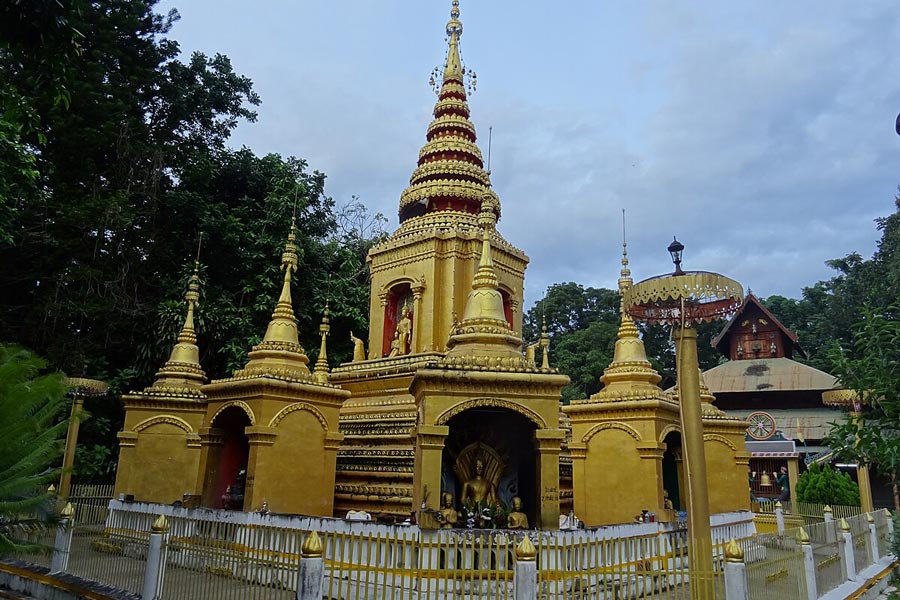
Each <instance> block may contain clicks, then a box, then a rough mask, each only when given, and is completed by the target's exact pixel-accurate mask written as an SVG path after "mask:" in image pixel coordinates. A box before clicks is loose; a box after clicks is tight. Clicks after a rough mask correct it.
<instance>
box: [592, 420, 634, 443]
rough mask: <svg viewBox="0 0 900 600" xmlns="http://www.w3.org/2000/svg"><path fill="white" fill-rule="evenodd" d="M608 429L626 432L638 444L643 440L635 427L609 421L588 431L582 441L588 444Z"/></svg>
mask: <svg viewBox="0 0 900 600" xmlns="http://www.w3.org/2000/svg"><path fill="white" fill-rule="evenodd" d="M607 429H618V430H619V431H624V432H625V433H627V434H628V435H630V436H631V437H633V438H634V441H636V442H640V441H641V440H642V439H643V438H642V437H641V434H640V433H639V432H638V430H637V429H635V428H634V427H631V426H630V425H626V424H625V423H619V422H616V421H607V422H606V423H598V424H597V425H594V426H593V427H591V428H590V429H588V431H587V433H585V434H584V435H583V436H582V438H581V441H582V442H583V443H585V444H586V443H588V442H589V441H591V438H593V437H594V436H595V435H597V434H598V433H600V432H601V431H606V430H607Z"/></svg>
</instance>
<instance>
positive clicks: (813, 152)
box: [159, 0, 900, 306]
mask: <svg viewBox="0 0 900 600" xmlns="http://www.w3.org/2000/svg"><path fill="white" fill-rule="evenodd" d="M170 7H176V8H177V9H178V11H179V12H180V13H181V16H182V18H181V21H180V22H179V23H178V24H177V25H176V26H175V28H174V29H173V31H172V33H171V37H172V38H174V39H176V40H178V41H179V42H180V43H181V47H182V50H183V51H184V52H193V51H195V50H199V51H202V52H205V53H208V54H211V53H215V52H221V53H223V54H226V55H228V56H229V57H230V58H231V60H232V63H233V65H234V68H235V70H236V71H237V72H239V73H242V74H244V75H247V76H248V77H250V78H251V79H252V80H253V82H254V84H255V89H256V91H257V92H258V93H259V94H260V95H261V97H262V101H263V103H262V106H261V107H259V120H258V122H257V123H254V124H244V125H241V126H240V127H239V128H238V129H237V130H236V132H235V134H234V136H233V137H232V144H233V145H234V146H235V147H240V146H242V145H246V146H249V147H250V148H252V149H253V150H254V151H255V152H256V153H257V154H264V153H268V152H278V153H281V154H283V155H295V156H298V157H301V158H304V159H306V160H307V161H308V162H309V165H310V167H311V168H312V169H317V170H320V171H322V172H324V173H326V174H327V176H328V179H327V188H326V191H327V193H328V194H329V195H331V196H332V197H334V198H335V200H336V201H337V202H338V203H339V204H341V203H344V202H347V201H349V199H350V196H351V195H358V196H359V197H360V199H361V200H362V201H363V202H364V203H365V204H366V205H367V206H368V207H369V208H370V209H371V210H373V211H379V212H382V213H384V214H385V215H386V216H387V217H388V218H389V220H390V225H389V229H390V230H393V229H394V228H395V227H396V225H397V207H398V201H399V196H400V192H401V191H402V190H403V189H404V187H405V186H406V185H407V183H408V180H409V176H410V174H411V173H412V170H413V168H414V167H415V161H416V158H417V156H418V150H419V148H420V147H421V146H422V144H423V143H424V142H425V129H426V127H427V125H428V123H429V121H430V119H431V111H432V108H433V105H434V101H435V96H434V95H433V92H432V91H431V89H430V88H429V86H428V77H429V74H430V72H431V70H432V69H433V68H434V67H435V66H438V65H442V64H443V61H444V56H445V52H446V42H445V35H444V26H445V24H446V21H447V19H448V13H449V8H450V1H449V0H379V1H377V2H373V1H371V0H332V1H322V0H319V1H311V0H302V1H298V0H293V1H291V0H278V1H276V0H268V1H265V0H261V1H258V2H254V3H247V2H237V1H234V0H180V1H178V0H165V1H164V2H163V3H162V4H160V6H159V9H160V10H168V9H169V8H170ZM460 8H461V12H462V14H461V20H462V22H463V25H464V28H465V29H464V34H463V37H462V42H461V49H462V55H463V61H464V62H465V63H466V66H467V67H469V68H472V69H474V70H475V71H476V72H477V73H478V90H477V92H476V93H475V94H474V95H473V96H471V97H470V106H471V108H472V121H473V122H474V123H475V126H476V128H477V130H478V135H479V141H478V143H479V145H480V146H481V148H482V151H484V152H485V153H486V152H487V133H488V127H489V126H492V127H493V133H494V135H493V152H492V155H493V156H492V164H491V167H492V178H491V179H492V182H493V185H494V188H495V190H496V191H497V193H498V194H499V196H500V199H501V202H502V204H503V217H502V219H501V221H500V224H499V228H500V231H501V233H502V234H503V235H504V236H505V237H506V238H507V239H508V240H509V241H510V242H512V243H513V244H515V245H517V246H519V247H520V248H522V249H524V250H525V251H526V253H527V254H528V255H529V256H530V257H531V264H530V266H529V268H528V271H527V275H526V283H525V290H526V306H530V305H531V304H532V303H533V302H534V301H535V300H537V299H539V298H540V297H541V296H542V295H543V292H544V290H545V289H546V288H547V286H549V285H550V284H552V283H554V282H562V281H577V282H579V283H582V284H584V285H592V286H606V287H614V286H615V280H616V278H617V276H618V270H619V262H618V261H619V258H620V252H621V209H622V208H625V209H627V215H628V246H629V255H630V258H631V260H632V263H631V266H632V270H633V273H634V276H635V278H636V279H642V278H644V277H648V276H652V275H656V274H659V273H661V272H665V271H668V270H669V267H670V266H671V263H670V262H669V259H668V254H667V253H666V250H665V249H666V246H667V245H668V243H669V242H670V241H671V239H672V236H673V235H677V236H678V239H679V240H680V241H681V242H683V243H684V244H685V246H686V249H685V252H684V262H685V264H684V266H685V268H686V269H701V270H712V271H718V272H721V273H723V274H726V275H728V276H730V277H733V278H735V279H737V280H739V281H740V282H741V283H743V284H744V286H745V288H747V287H750V288H752V289H753V291H754V292H755V293H757V294H758V295H761V296H769V295H772V294H782V295H786V296H791V297H799V296H800V293H801V290H802V288H803V287H805V286H808V285H812V284H813V283H815V282H816V281H818V280H820V279H825V278H828V277H830V276H831V271H830V270H829V269H828V267H826V266H825V265H824V261H826V260H828V259H830V258H836V257H841V256H844V255H846V254H848V253H850V252H853V251H857V252H860V253H861V254H863V255H864V256H866V257H868V256H870V255H871V254H872V252H873V251H874V249H875V242H876V241H877V239H878V238H879V234H878V232H877V231H876V230H875V225H874V223H873V220H874V219H875V218H876V217H879V216H885V215H888V214H890V213H891V212H892V211H893V210H894V202H893V201H894V196H895V193H896V188H897V184H898V182H900V169H898V165H900V137H897V135H896V134H895V133H894V131H893V130H894V119H895V117H896V115H897V113H898V111H900V19H898V6H897V0H866V1H865V2H848V1H846V0H793V1H791V2H775V1H768V2H746V3H738V2H721V1H709V2H699V1H687V0H686V1H681V2H672V1H670V0H665V1H663V0H659V1H649V0H648V1H631V2H623V1H617V2H612V1H609V0H607V1H602V0H560V1H558V2H555V3H550V2H535V1H533V0H518V1H515V2H513V1H512V0H492V1H487V0H479V1H476V0H461V6H460Z"/></svg>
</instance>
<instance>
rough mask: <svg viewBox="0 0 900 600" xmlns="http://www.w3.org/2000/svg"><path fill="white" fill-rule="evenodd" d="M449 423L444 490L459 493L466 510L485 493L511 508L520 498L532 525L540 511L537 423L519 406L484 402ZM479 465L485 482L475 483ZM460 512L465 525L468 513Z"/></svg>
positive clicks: (458, 501)
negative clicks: (507, 407)
mask: <svg viewBox="0 0 900 600" xmlns="http://www.w3.org/2000/svg"><path fill="white" fill-rule="evenodd" d="M447 426H448V427H449V432H448V435H447V438H446V440H445V442H444V450H443V454H442V460H441V488H442V489H441V491H442V492H450V493H451V494H453V498H454V501H455V503H456V506H457V507H459V508H460V509H462V508H463V507H464V505H466V504H467V503H468V504H470V505H471V504H472V503H473V500H474V499H475V496H478V495H484V496H485V497H486V499H487V500H488V501H490V499H493V500H495V501H496V503H498V504H499V505H500V506H501V507H503V509H505V510H507V511H508V510H509V507H510V505H511V504H512V499H513V498H514V497H516V496H518V497H519V498H521V499H522V502H523V504H524V510H523V512H525V514H526V515H528V521H529V523H530V524H535V523H537V522H538V515H539V513H540V496H539V486H538V482H537V478H538V470H537V463H536V461H535V453H536V450H535V441H534V440H535V436H534V433H535V430H536V429H537V425H536V424H535V423H534V422H533V421H532V420H530V419H528V418H527V417H525V416H524V415H522V414H520V413H518V412H515V411H513V410H510V409H506V408H499V407H484V406H482V407H473V408H469V409H467V410H464V411H462V412H460V413H459V414H457V415H455V416H453V417H452V418H450V419H449V420H448V421H447ZM478 463H480V465H481V466H480V470H481V478H482V479H483V480H484V483H473V482H475V481H476V479H477V477H476V475H477V471H478V470H479V466H478ZM467 482H469V484H468V485H467ZM460 516H461V519H460V520H461V524H462V525H463V526H465V523H464V521H463V520H462V516H463V515H460Z"/></svg>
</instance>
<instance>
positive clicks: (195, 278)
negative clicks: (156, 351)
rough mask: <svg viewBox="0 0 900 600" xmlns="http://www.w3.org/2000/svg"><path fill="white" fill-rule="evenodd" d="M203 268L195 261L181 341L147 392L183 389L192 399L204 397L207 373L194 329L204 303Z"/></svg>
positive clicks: (186, 297) (177, 343)
mask: <svg viewBox="0 0 900 600" xmlns="http://www.w3.org/2000/svg"><path fill="white" fill-rule="evenodd" d="M199 267H200V265H199V263H198V262H197V261H195V262H194V272H193V274H192V275H191V279H190V281H189V282H188V289H187V292H185V294H184V300H185V302H187V315H186V316H185V318H184V325H183V326H182V328H181V332H180V333H179V334H178V339H177V341H176V342H175V345H174V346H173V347H172V352H171V353H170V354H169V360H167V361H166V364H165V365H163V367H162V368H161V369H160V370H159V371H157V372H156V380H155V381H154V382H153V385H152V386H150V387H148V388H146V389H145V390H144V392H145V393H154V394H159V393H165V394H171V393H173V392H177V391H178V390H181V393H184V394H188V395H190V396H197V397H202V396H203V394H202V393H200V386H202V385H203V382H204V381H206V374H205V373H204V372H203V369H202V368H201V367H200V349H199V348H198V347H197V332H196V330H195V329H194V310H195V309H196V307H197V305H198V303H199V302H200V274H199Z"/></svg>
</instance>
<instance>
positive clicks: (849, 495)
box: [797, 464, 859, 506]
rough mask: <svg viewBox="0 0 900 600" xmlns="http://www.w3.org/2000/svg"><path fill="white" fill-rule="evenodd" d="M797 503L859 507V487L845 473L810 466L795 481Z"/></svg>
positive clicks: (813, 465) (828, 467) (826, 467)
mask: <svg viewBox="0 0 900 600" xmlns="http://www.w3.org/2000/svg"><path fill="white" fill-rule="evenodd" d="M797 501H799V502H809V503H812V504H836V505H841V506H859V486H857V485H856V484H855V483H854V482H853V480H852V479H851V478H850V475H848V474H847V473H841V472H840V471H835V470H834V469H832V468H831V467H830V466H828V465H826V466H825V467H824V468H823V467H820V466H819V465H817V464H812V465H810V466H809V470H807V471H806V472H805V473H804V474H803V475H801V476H800V479H799V480H798V481H797Z"/></svg>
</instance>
